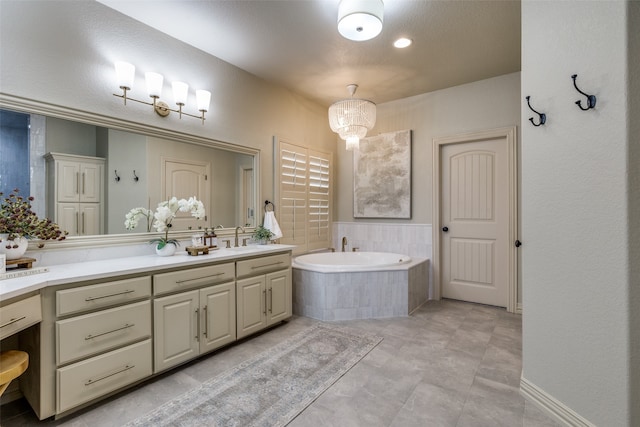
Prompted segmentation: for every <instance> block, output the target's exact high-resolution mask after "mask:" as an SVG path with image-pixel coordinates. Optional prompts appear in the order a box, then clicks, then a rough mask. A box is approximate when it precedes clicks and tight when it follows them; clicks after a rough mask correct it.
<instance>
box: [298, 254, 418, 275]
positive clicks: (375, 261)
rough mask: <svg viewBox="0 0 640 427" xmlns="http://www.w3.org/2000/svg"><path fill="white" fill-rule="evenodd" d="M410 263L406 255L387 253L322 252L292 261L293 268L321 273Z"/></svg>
mask: <svg viewBox="0 0 640 427" xmlns="http://www.w3.org/2000/svg"><path fill="white" fill-rule="evenodd" d="M409 262H411V257H410V256H408V255H400V254H394V253H387V252H324V253H317V254H307V255H300V256H298V257H296V258H294V259H293V267H294V268H302V269H305V270H311V271H319V272H322V273H331V272H341V271H377V270H381V269H384V267H394V266H399V265H402V264H407V263H409Z"/></svg>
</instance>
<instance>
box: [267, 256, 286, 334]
mask: <svg viewBox="0 0 640 427" xmlns="http://www.w3.org/2000/svg"><path fill="white" fill-rule="evenodd" d="M266 286H267V324H268V325H271V324H273V323H277V322H280V321H282V320H285V319H288V318H289V317H291V304H292V296H291V269H290V268H289V269H287V270H283V271H277V272H275V273H269V274H267V275H266Z"/></svg>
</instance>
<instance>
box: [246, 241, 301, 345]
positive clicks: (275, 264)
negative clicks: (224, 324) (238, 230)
mask: <svg viewBox="0 0 640 427" xmlns="http://www.w3.org/2000/svg"><path fill="white" fill-rule="evenodd" d="M236 264H237V273H236V274H237V277H238V281H237V282H236V293H237V306H238V308H237V310H238V313H237V329H238V332H237V335H238V338H242V337H245V336H247V335H251V334H253V333H254V332H258V331H259V330H261V329H264V328H266V327H267V326H270V325H273V324H274V323H278V322H280V321H282V320H285V319H287V318H289V317H291V314H292V307H291V306H292V295H291V292H292V291H291V289H292V285H291V256H290V254H288V253H287V254H279V255H271V256H265V257H261V258H253V259H248V260H241V261H238V262H237V263H236Z"/></svg>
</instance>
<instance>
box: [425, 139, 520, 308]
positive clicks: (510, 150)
mask: <svg viewBox="0 0 640 427" xmlns="http://www.w3.org/2000/svg"><path fill="white" fill-rule="evenodd" d="M487 139H505V140H506V142H507V158H508V162H509V165H508V166H509V195H508V197H509V241H510V242H513V243H512V244H511V246H510V248H511V249H510V250H509V286H508V287H509V290H508V292H509V296H508V300H507V311H508V312H510V313H515V312H516V311H517V309H518V250H517V247H516V246H515V241H516V239H517V236H518V157H517V128H516V126H511V127H505V128H497V129H489V130H483V131H477V132H470V133H464V134H457V135H451V136H444V137H437V138H434V139H433V168H432V169H433V227H432V233H431V234H432V244H433V251H432V258H433V263H432V269H433V283H434V286H433V298H434V299H436V300H439V299H440V298H441V296H442V283H441V278H440V262H441V257H440V239H441V233H440V228H441V227H442V222H441V219H440V210H441V209H440V200H441V194H440V169H441V167H440V163H441V160H440V151H441V148H442V147H443V146H445V145H447V144H460V143H469V142H479V141H485V140H487Z"/></svg>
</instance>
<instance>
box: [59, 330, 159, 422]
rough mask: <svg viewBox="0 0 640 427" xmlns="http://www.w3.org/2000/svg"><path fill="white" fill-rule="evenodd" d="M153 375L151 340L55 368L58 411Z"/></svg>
mask: <svg viewBox="0 0 640 427" xmlns="http://www.w3.org/2000/svg"><path fill="white" fill-rule="evenodd" d="M149 375H151V340H146V341H142V342H139V343H136V344H132V345H130V346H128V347H124V348H119V349H117V350H114V351H111V352H109V353H105V354H102V355H100V356H96V357H93V358H91V359H87V360H83V361H82V362H78V363H74V364H73V365H69V366H66V367H64V368H60V369H58V370H57V371H56V379H57V393H56V394H57V412H58V413H61V412H64V411H67V410H69V409H71V408H73V407H75V406H78V405H80V404H82V403H85V402H88V401H90V400H93V399H95V398H97V397H100V396H102V395H105V394H107V393H109V392H112V391H114V390H117V389H119V388H121V387H124V386H126V385H128V384H131V383H133V382H136V381H138V380H140V379H142V378H145V377H147V376H149Z"/></svg>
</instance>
